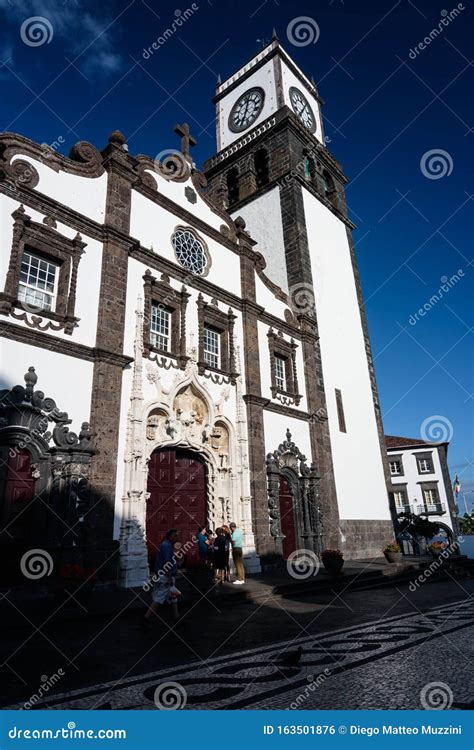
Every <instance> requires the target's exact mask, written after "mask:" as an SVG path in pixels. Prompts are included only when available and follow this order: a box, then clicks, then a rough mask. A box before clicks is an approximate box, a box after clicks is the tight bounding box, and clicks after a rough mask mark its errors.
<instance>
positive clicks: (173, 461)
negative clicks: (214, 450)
mask: <svg viewBox="0 0 474 750" xmlns="http://www.w3.org/2000/svg"><path fill="white" fill-rule="evenodd" d="M148 492H149V493H150V497H149V499H148V504H147V518H146V538H147V545H148V554H149V556H150V558H151V559H154V556H155V553H156V549H157V547H158V545H159V544H160V542H161V541H162V540H163V538H164V535H165V533H166V532H167V531H168V529H176V530H177V531H178V535H179V542H180V543H181V545H185V544H186V542H189V541H191V539H192V538H193V537H195V535H196V532H197V528H198V526H202V525H203V524H205V522H206V467H205V464H204V462H203V461H202V460H201V459H200V458H199V456H197V454H195V453H192V452H191V451H186V450H180V449H177V450H173V449H171V450H158V451H155V452H154V453H153V454H152V456H151V458H150V463H149V465H148ZM189 551H190V553H191V554H192V553H193V552H194V553H195V552H196V544H193V545H192V547H190V550H189ZM188 554H189V553H188Z"/></svg>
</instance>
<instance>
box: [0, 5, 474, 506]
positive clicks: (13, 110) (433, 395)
mask: <svg viewBox="0 0 474 750" xmlns="http://www.w3.org/2000/svg"><path fill="white" fill-rule="evenodd" d="M455 8H456V9H457V13H456V14H454V15H453V14H452V13H451V11H452V10H453V9H455ZM186 9H191V10H192V13H189V14H187V15H188V18H187V20H186V21H185V22H182V23H181V26H180V27H179V28H178V27H176V25H175V28H176V32H175V33H173V34H172V35H170V36H169V38H168V39H167V41H166V42H165V44H164V45H162V46H161V47H160V48H159V49H158V50H155V51H154V53H153V55H149V56H148V58H147V56H146V55H145V56H144V54H143V51H144V49H147V48H149V47H150V46H151V45H152V43H153V42H154V41H155V40H156V39H157V38H158V37H160V36H162V35H163V33H164V32H165V30H166V29H169V28H172V24H173V21H175V20H176V19H177V18H179V16H180V15H183V13H184V12H185V11H186ZM0 10H1V11H2V17H3V20H2V24H1V27H0V60H1V61H3V62H2V63H0V81H1V84H2V89H3V97H2V104H1V110H0V112H1V122H2V125H1V127H2V130H10V131H14V132H18V133H21V134H23V135H26V136H28V137H30V138H32V139H34V140H36V141H38V142H40V143H42V142H46V143H49V144H55V147H56V146H57V147H58V150H61V151H63V152H64V153H68V151H69V149H70V148H71V146H72V145H73V144H74V143H75V142H76V141H77V140H89V141H91V142H93V143H94V144H95V145H96V146H98V147H99V148H100V147H102V146H103V145H105V143H106V140H107V135H108V134H109V133H110V131H112V130H114V129H116V128H119V129H120V130H122V131H123V132H124V133H125V135H126V136H127V137H128V141H129V147H130V151H131V152H132V153H145V154H149V155H150V156H152V157H154V156H155V155H156V154H158V153H159V152H160V151H163V150H164V149H167V148H175V147H177V145H178V141H177V137H176V136H175V135H174V134H173V132H172V131H173V126H174V124H175V123H176V122H178V121H179V122H183V121H188V122H189V123H190V124H191V128H192V132H193V134H194V135H195V136H196V137H197V138H198V145H197V147H196V148H195V150H194V157H195V160H196V162H197V163H198V164H202V162H203V161H204V160H205V159H206V158H208V157H209V156H210V155H212V154H213V153H214V152H215V136H214V109H213V105H212V103H211V97H212V95H213V93H214V87H215V83H216V79H217V75H218V74H219V73H220V74H221V75H222V77H227V76H228V75H230V74H231V73H232V72H233V71H234V70H235V69H236V68H237V67H239V66H240V65H241V64H242V63H243V62H244V61H246V60H247V59H248V58H249V57H251V55H252V54H254V52H256V50H257V49H258V48H259V47H260V46H261V45H262V44H263V43H264V42H265V41H269V40H270V37H271V33H272V28H273V27H275V28H276V30H277V33H278V36H279V38H280V40H281V42H282V44H283V45H284V46H285V48H286V49H287V51H288V53H289V54H290V55H291V56H292V57H293V58H294V59H295V61H296V62H297V63H298V64H299V65H300V66H301V67H302V68H303V70H304V71H305V72H306V73H307V74H309V75H312V76H313V77H314V78H315V80H316V82H317V83H318V86H319V90H320V93H321V95H322V97H323V99H324V100H325V101H326V105H325V107H324V111H323V114H324V116H325V129H326V135H327V136H328V137H329V138H330V143H329V144H328V145H329V149H330V150H331V152H332V153H333V154H334V155H335V157H336V158H337V159H338V160H339V161H340V162H341V163H342V165H343V168H344V170H345V172H346V174H347V175H348V177H349V179H350V183H349V187H348V190H347V199H348V205H349V208H350V211H351V216H352V218H353V220H354V222H355V223H356V224H357V230H356V233H355V239H356V243H357V252H358V259H359V264H360V269H361V276H362V284H363V290H364V294H365V299H366V305H367V313H368V319H369V327H370V331H371V336H372V345H373V350H374V355H375V364H376V371H377V378H378V384H379V389H380V397H381V403H382V409H383V413H384V424H385V431H386V432H387V433H388V434H399V435H408V436H411V437H419V436H420V434H424V435H425V436H431V437H432V438H440V439H443V438H448V439H451V446H450V451H449V459H450V466H451V471H452V474H453V475H454V473H456V472H457V473H458V474H459V476H460V478H461V481H462V484H463V489H464V490H466V491H467V492H468V494H467V495H466V499H467V501H468V502H469V504H471V502H472V498H474V493H473V492H472V491H473V490H474V463H473V462H474V456H473V424H474V420H473V414H472V405H473V392H474V386H473V369H474V368H473V335H472V334H473V324H474V321H473V305H472V299H473V286H472V275H473V266H472V239H471V236H470V229H471V227H472V208H473V200H472V197H470V196H472V186H471V185H472V180H469V176H472V173H473V163H472V162H473V159H472V154H473V149H472V140H473V131H472V130H471V128H472V127H473V106H472V91H473V75H472V72H473V67H472V65H471V66H470V64H469V50H470V49H472V33H471V32H470V31H469V26H471V28H472V23H473V10H472V7H471V3H470V2H469V1H468V0H465V2H464V3H461V4H457V3H455V2H448V3H445V2H444V0H442V2H440V3H436V2H423V1H422V0H415V2H409V0H400V1H399V2H392V1H391V0H379V2H376V3H375V2H370V1H369V0H357V2H356V1H355V0H345V2H341V1H340V0H324V1H323V2H318V3H315V2H297V3H295V2H286V1H284V0H279V1H278V2H277V1H276V0H266V2H264V1H263V2H260V1H259V0H257V1H256V2H246V1H245V0H241V2H239V3H236V2H231V1H230V0H199V2H196V3H195V4H194V5H193V4H192V3H190V2H188V1H187V0H184V2H183V3H181V4H178V0H176V2H174V3H169V2H160V3H154V2H151V1H150V2H143V1H142V0H134V1H130V0H129V1H127V0H124V1H123V2H118V1H115V0H114V1H110V2H107V0H105V2H102V3H101V5H100V6H99V5H95V4H94V3H92V2H82V1H79V0H78V1H77V2H76V1H75V0H59V2H50V1H49V0H33V1H32V2H27V1H26V0H0ZM33 16H39V17H40V18H41V19H43V20H41V21H40V22H39V23H40V25H41V28H40V27H36V28H33V27H32V26H31V21H30V22H29V23H28V19H31V17H33ZM301 17H307V20H306V21H301V20H297V21H296V23H297V24H299V25H300V27H301V23H306V24H308V25H309V28H310V32H311V33H310V37H309V38H308V39H306V38H305V37H302V38H300V39H299V40H298V39H297V40H296V41H299V42H300V44H298V45H295V44H294V43H293V42H292V41H291V39H289V38H288V26H289V24H290V23H291V22H295V19H301ZM44 19H46V20H44ZM442 19H444V21H443V20H442ZM433 29H437V30H438V33H437V34H431V40H430V41H429V43H428V44H424V47H425V48H424V49H423V48H421V49H420V47H419V44H420V42H421V43H423V40H424V39H425V38H426V37H427V36H429V35H430V33H431V32H432V30H433ZM311 34H312V36H311ZM257 40H259V41H257ZM302 41H303V42H307V43H305V44H301V42H302ZM40 42H41V43H40ZM410 51H411V52H410ZM446 279H448V280H449V281H446ZM443 285H444V289H443V288H442V287H443ZM440 288H441V292H440ZM435 295H436V298H435ZM420 308H423V312H424V315H420V314H418V316H417V315H416V314H417V312H418V311H419V310H420Z"/></svg>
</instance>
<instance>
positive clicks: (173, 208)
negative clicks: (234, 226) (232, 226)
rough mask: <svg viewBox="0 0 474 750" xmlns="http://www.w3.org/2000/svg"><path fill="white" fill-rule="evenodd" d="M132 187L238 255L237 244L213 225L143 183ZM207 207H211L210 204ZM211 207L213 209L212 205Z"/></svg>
mask: <svg viewBox="0 0 474 750" xmlns="http://www.w3.org/2000/svg"><path fill="white" fill-rule="evenodd" d="M133 189H134V190H135V191H136V192H137V193H140V194H141V195H143V196H144V197H145V198H148V200H150V201H151V202H152V203H156V204H157V205H158V206H161V208H164V209H165V210H166V211H169V212H170V213H171V214H173V215H174V216H177V217H178V218H179V219H181V221H183V222H184V223H185V224H189V225H190V226H191V227H193V228H194V229H196V230H198V231H200V232H202V233H203V234H206V235H207V236H208V237H211V238H212V239H213V240H215V241H216V242H219V244H221V245H224V246H225V247H227V248H228V249H229V250H231V251H232V252H233V253H235V254H236V255H240V252H241V251H240V248H239V246H238V245H237V244H236V243H235V242H234V241H233V240H232V239H231V238H230V237H229V236H226V235H225V234H224V233H223V232H219V231H218V230H217V229H214V227H211V226H210V224H206V222H205V221H202V219H198V218H197V216H195V215H194V214H193V213H191V212H190V211H187V210H186V209H185V208H183V207H182V206H179V205H178V204H177V203H174V202H173V201H172V200H170V199H169V198H167V197H166V196H165V195H163V194H162V193H159V192H157V191H156V190H153V189H152V188H150V187H148V186H147V185H144V184H137V185H134V186H133ZM201 197H202V196H201ZM209 207H210V208H211V206H209ZM212 208H213V209H214V207H212ZM229 219H230V217H229ZM229 234H230V230H229Z"/></svg>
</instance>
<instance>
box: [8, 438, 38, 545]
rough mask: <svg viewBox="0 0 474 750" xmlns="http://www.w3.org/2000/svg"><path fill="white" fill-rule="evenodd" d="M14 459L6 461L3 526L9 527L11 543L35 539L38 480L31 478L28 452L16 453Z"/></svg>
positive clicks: (12, 457) (18, 450) (9, 456)
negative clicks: (34, 500) (34, 516)
mask: <svg viewBox="0 0 474 750" xmlns="http://www.w3.org/2000/svg"><path fill="white" fill-rule="evenodd" d="M14 451H15V453H14V455H10V454H8V459H7V458H6V457H5V464H4V465H3V466H4V469H5V470H6V471H5V472H4V477H2V480H3V481H2V484H3V492H2V493H1V494H2V495H3V497H2V512H1V521H2V526H5V527H8V531H9V536H10V539H12V538H15V539H27V538H29V537H33V536H34V532H35V528H34V525H33V524H32V523H31V522H32V516H33V511H34V508H33V503H32V500H33V499H34V496H35V480H34V479H33V477H32V476H31V460H30V454H29V453H28V451H25V450H21V449H16V448H15V449H14ZM5 536H7V535H5Z"/></svg>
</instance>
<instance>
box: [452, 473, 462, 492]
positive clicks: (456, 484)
mask: <svg viewBox="0 0 474 750" xmlns="http://www.w3.org/2000/svg"><path fill="white" fill-rule="evenodd" d="M453 490H454V494H455V495H459V493H460V492H461V482H460V481H459V477H458V475H457V474H456V476H455V477H454V482H453Z"/></svg>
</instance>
